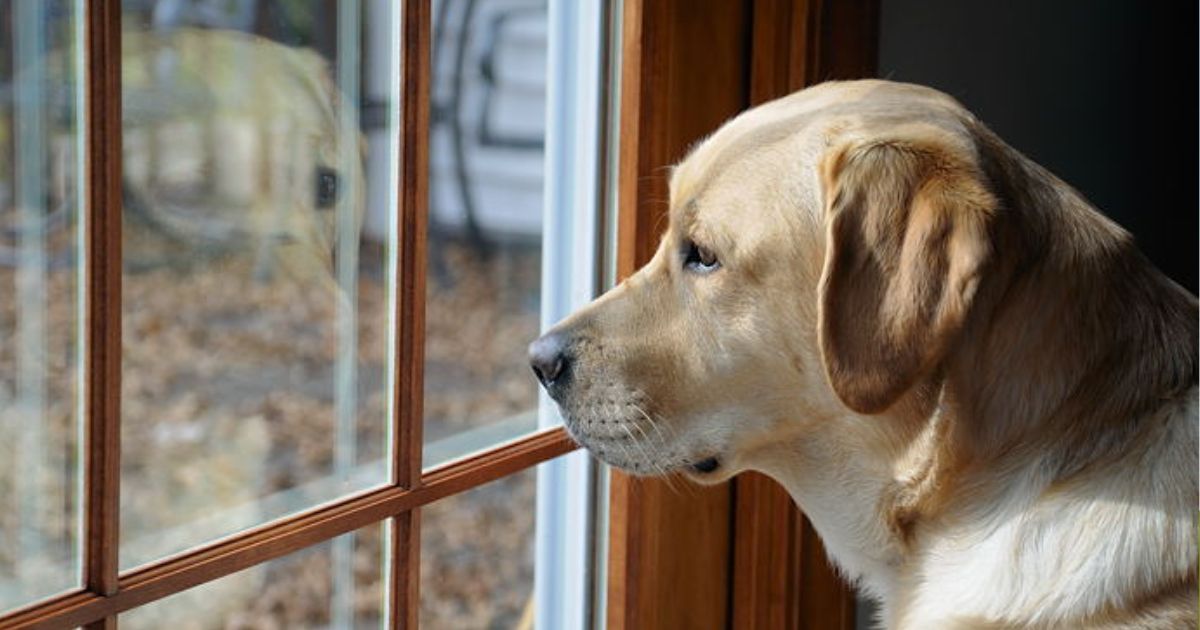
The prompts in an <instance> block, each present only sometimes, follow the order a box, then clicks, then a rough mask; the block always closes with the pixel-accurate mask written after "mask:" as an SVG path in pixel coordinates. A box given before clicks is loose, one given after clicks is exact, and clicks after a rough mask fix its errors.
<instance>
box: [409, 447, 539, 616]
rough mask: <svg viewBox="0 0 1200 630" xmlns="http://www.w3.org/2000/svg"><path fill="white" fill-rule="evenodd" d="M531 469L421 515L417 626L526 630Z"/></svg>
mask: <svg viewBox="0 0 1200 630" xmlns="http://www.w3.org/2000/svg"><path fill="white" fill-rule="evenodd" d="M536 479H537V476H536V474H535V470H534V469H532V468H531V469H528V470H525V471H523V472H520V473H517V474H515V475H513V476H511V477H505V478H504V479H501V480H499V481H495V482H492V483H490V484H488V485H486V486H481V487H479V488H476V489H474V490H470V491H468V492H465V493H463V494H458V495H454V496H452V497H449V498H446V499H442V500H441V501H438V502H437V503H434V504H432V505H430V506H429V507H427V508H424V509H422V512H421V627H423V628H531V627H532V622H533V612H534V609H533V560H534V537H533V518H534V511H535V509H534V491H535V488H536V486H537V484H536Z"/></svg>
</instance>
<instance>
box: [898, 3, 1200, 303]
mask: <svg viewBox="0 0 1200 630" xmlns="http://www.w3.org/2000/svg"><path fill="white" fill-rule="evenodd" d="M1196 11H1197V4H1196V3H1194V2H1191V3H1189V2H1180V3H1147V2H1139V1H1137V0H1006V1H1005V2H993V1H985V0H969V1H967V0H882V2H881V13H880V42H879V43H880V45H879V76H881V77H885V78H890V79H894V80H898V81H911V82H914V83H923V84H926V85H931V86H933V87H936V88H939V89H941V90H944V91H946V92H948V93H949V94H951V95H953V96H954V97H956V98H958V99H959V100H960V101H961V102H962V103H963V104H965V105H966V106H967V107H968V108H969V109H971V110H972V111H974V112H975V114H976V115H977V116H978V117H979V118H980V119H981V120H983V121H984V122H985V123H987V124H988V125H989V126H990V127H991V128H992V129H993V130H994V131H996V133H998V134H999V135H1000V137H1002V138H1004V139H1005V140H1006V141H1007V142H1008V143H1009V144H1011V145H1012V146H1014V147H1016V148H1017V149H1018V150H1020V151H1022V152H1023V153H1025V154H1026V155H1028V156H1029V157H1031V158H1032V159H1034V160H1035V161H1037V162H1038V163H1040V164H1042V165H1043V166H1045V167H1046V168H1048V169H1049V170H1050V171H1051V172H1053V173H1055V174H1056V175H1058V176H1059V177H1060V178H1062V179H1063V180H1065V181H1066V182H1067V183H1069V184H1071V185H1072V186H1074V187H1075V188H1077V189H1079V190H1080V191H1081V192H1082V193H1083V194H1084V195H1085V196H1086V197H1087V198H1088V199H1089V200H1090V201H1091V202H1092V203H1093V204H1094V205H1096V206H1097V207H1098V208H1099V209H1100V210H1102V211H1103V212H1105V213H1106V214H1108V215H1109V216H1110V217H1112V218H1113V219H1114V220H1116V221H1117V222H1118V223H1120V224H1121V225H1123V226H1124V227H1125V228H1126V229H1128V230H1130V231H1131V232H1133V234H1134V235H1135V237H1136V238H1137V241H1138V243H1139V245H1140V247H1141V249H1142V251H1143V252H1145V253H1146V254H1147V255H1148V256H1149V257H1150V259H1151V260H1153V261H1154V262H1155V264H1157V265H1158V266H1159V268H1160V269H1162V270H1163V271H1165V272H1166V273H1167V274H1168V275H1170V276H1171V277H1173V278H1174V279H1175V280H1176V281H1177V282H1179V283H1180V284H1182V285H1183V286H1185V287H1187V288H1188V289H1189V290H1191V291H1192V292H1193V293H1195V292H1196V282H1197V233H1198V229H1200V228H1198V223H1197V185H1198V180H1197V174H1198V172H1200V171H1198V167H1197V144H1196V137H1197V136H1196V126H1195V124H1196V121H1197V112H1198V109H1197V48H1196V47H1197V39H1196V38H1197V13H1196Z"/></svg>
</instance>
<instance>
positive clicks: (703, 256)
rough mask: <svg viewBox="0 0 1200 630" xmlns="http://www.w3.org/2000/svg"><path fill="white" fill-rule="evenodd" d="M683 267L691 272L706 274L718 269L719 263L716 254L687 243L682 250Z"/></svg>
mask: <svg viewBox="0 0 1200 630" xmlns="http://www.w3.org/2000/svg"><path fill="white" fill-rule="evenodd" d="M683 266H684V268H686V269H691V270H692V271H699V272H701V273H708V272H710V271H714V270H716V269H717V268H718V267H720V266H721V262H720V261H718V260H717V256H716V254H713V253H712V252H711V251H709V250H708V249H706V248H704V247H701V246H699V245H697V244H695V243H692V242H690V241H689V242H688V243H687V244H686V246H685V248H684V250H683Z"/></svg>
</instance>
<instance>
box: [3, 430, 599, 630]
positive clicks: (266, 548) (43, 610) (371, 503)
mask: <svg viewBox="0 0 1200 630" xmlns="http://www.w3.org/2000/svg"><path fill="white" fill-rule="evenodd" d="M575 448H576V445H575V443H574V442H573V441H571V439H570V438H569V437H568V436H567V434H566V432H565V431H563V430H562V429H561V428H555V429H550V430H548V431H543V432H541V433H536V434H534V435H531V436H529V437H527V438H523V439H521V440H518V441H516V442H512V443H510V444H507V445H505V446H501V447H498V448H495V449H492V450H489V451H485V452H483V453H479V454H477V455H475V456H473V457H468V458H465V459H462V460H459V461H456V462H453V463H451V464H448V465H446V466H443V467H440V468H437V469H435V470H432V471H429V472H428V473H425V474H424V475H423V476H422V478H421V480H420V483H419V484H418V485H417V487H415V488H413V489H406V488H399V487H396V486H385V487H383V488H380V489H377V490H373V491H370V492H367V493H364V494H360V495H357V496H354V497H350V498H347V499H343V500H341V501H338V502H336V503H331V504H329V505H326V506H323V507H320V508H317V509H315V510H312V511H309V512H305V513H303V514H299V515H296V516H293V517H290V518H286V519H283V520H281V521H276V522H274V523H271V524H268V525H264V526H262V527H258V528H255V529H252V530H249V531H246V532H243V533H241V534H238V535H236V536H233V537H231V538H227V539H224V540H220V541H216V542H213V543H210V544H208V545H205V546H204V547H201V548H199V549H195V550H193V551H190V552H187V553H184V554H181V555H178V556H173V557H171V558H168V559H166V560H162V561H160V562H157V563H155V564H152V565H149V566H146V567H142V568H140V569H136V570H133V571H130V572H127V573H124V574H122V575H121V576H120V581H119V583H118V586H119V588H118V589H117V592H116V593H115V594H113V595H111V596H109V597H102V596H100V595H97V594H96V593H93V592H90V591H87V590H80V591H76V592H73V593H69V594H66V595H63V596H60V597H57V598H55V599H51V600H47V601H45V602H42V603H40V604H38V605H36V606H32V607H29V608H25V609H23V610H18V611H15V612H13V613H10V614H8V615H5V616H4V617H0V628H4V629H6V630H7V629H8V628H71V627H76V626H79V625H86V624H89V623H93V622H95V621H99V620H102V619H104V618H105V617H109V616H112V615H116V614H118V613H121V612H123V611H126V610H129V609H131V608H135V607H137V606H142V605H144V604H147V603H150V602H152V601H155V600H158V599H162V598H163V597H167V596H169V595H173V594H175V593H178V592H180V591H183V590H186V589H189V588H191V587H193V586H198V585H200V584H204V583H205V582H211V581H213V580H216V579H219V578H222V577H224V576H226V575H230V574H232V573H236V572H237V571H240V570H242V569H246V568H249V567H252V566H254V565H258V564H262V563H263V562H266V561H268V560H273V559H275V558H279V557H282V556H286V555H288V554H290V553H293V552H295V551H299V550H301V549H304V548H305V547H310V546H312V545H316V544H318V543H321V542H324V541H326V540H329V539H331V538H334V537H336V536H340V535H342V534H345V533H348V532H352V531H354V530H356V529H359V528H361V527H366V526H367V525H370V524H372V523H377V522H379V521H381V520H383V519H385V518H388V517H389V516H393V515H397V514H402V513H404V512H407V511H411V510H413V509H415V508H417V507H420V506H422V505H427V504H429V503H432V502H434V501H437V500H438V499H442V498H445V497H447V496H450V495H452V494H458V493H460V492H463V491H466V490H469V489H471V488H474V487H476V486H480V485H483V484H486V483H488V482H491V481H495V480H497V479H500V478H502V477H507V476H509V475H512V474H513V473H516V472H519V471H521V470H524V469H526V468H529V467H530V466H534V465H536V464H539V463H541V462H544V461H547V460H550V459H553V458H555V457H558V456H560V455H564V454H566V453H569V452H571V451H572V450H574V449H575ZM393 555H395V554H393Z"/></svg>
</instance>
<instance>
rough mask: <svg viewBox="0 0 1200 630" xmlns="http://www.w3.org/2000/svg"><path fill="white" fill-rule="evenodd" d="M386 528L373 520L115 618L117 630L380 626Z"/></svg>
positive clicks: (383, 599) (371, 627) (383, 594)
mask: <svg viewBox="0 0 1200 630" xmlns="http://www.w3.org/2000/svg"><path fill="white" fill-rule="evenodd" d="M382 530H383V525H382V524H380V525H373V526H371V527H366V528H363V529H360V530H358V531H356V532H352V533H349V534H346V535H344V536H339V537H337V538H334V539H333V540H331V541H329V542H327V543H323V544H320V545H317V546H315V547H309V548H307V549H303V550H301V551H297V552H296V553H293V554H291V555H289V556H284V557H283V558H280V559H278V560H272V561H270V562H267V563H266V564H262V565H259V566H256V567H252V568H250V569H246V570H245V571H241V572H239V573H234V574H233V575H228V576H225V577H223V578H220V579H218V580H215V581H212V582H209V583H207V584H203V585H200V586H197V587H196V588H193V589H191V590H187V591H184V592H182V593H178V594H176V595H172V596H170V597H167V598H165V599H161V600H159V601H157V602H153V603H151V604H148V605H146V606H143V607H141V608H135V609H133V610H131V611H129V612H127V613H124V614H122V615H121V616H120V620H119V622H120V624H119V625H120V627H121V628H122V630H158V629H159V628H171V629H172V630H208V629H209V628H213V629H224V628H264V629H265V628H339V629H343V628H345V629H348V628H364V629H365V628H370V629H372V630H376V629H378V628H380V627H382V623H381V622H382V618H383V614H384V609H385V593H386V590H385V589H384V584H385V580H384V577H383V576H384V567H385V566H386V563H385V562H384V561H383V558H384V555H383V554H384V552H383V545H382V544H381V541H382V540H383V531H382Z"/></svg>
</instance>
